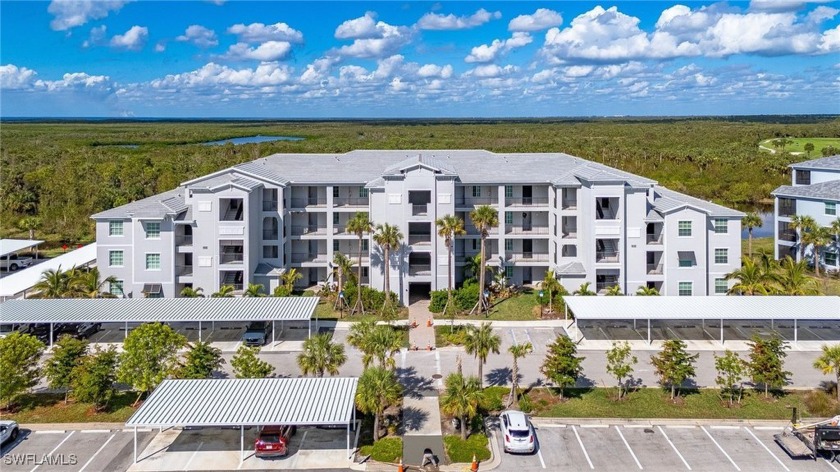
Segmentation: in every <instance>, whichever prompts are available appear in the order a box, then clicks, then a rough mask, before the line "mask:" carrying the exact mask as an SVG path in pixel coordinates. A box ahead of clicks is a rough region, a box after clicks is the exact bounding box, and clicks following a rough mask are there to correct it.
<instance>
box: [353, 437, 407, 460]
mask: <svg viewBox="0 0 840 472" xmlns="http://www.w3.org/2000/svg"><path fill="white" fill-rule="evenodd" d="M402 450H403V441H402V438H399V437H385V438H382V439H380V440H379V441H376V442H375V443H373V444H368V445H365V446H362V447H361V448H360V449H359V454H360V455H362V456H367V455H370V458H371V459H373V460H375V461H379V462H397V461H398V460H400V457H401V456H402Z"/></svg>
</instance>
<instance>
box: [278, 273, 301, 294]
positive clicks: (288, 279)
mask: <svg viewBox="0 0 840 472" xmlns="http://www.w3.org/2000/svg"><path fill="white" fill-rule="evenodd" d="M302 278H303V274H301V273H300V272H298V270H297V269H295V268H294V267H292V268H291V269H289V270H287V271H286V272H283V275H281V276H280V280H282V281H283V287H285V288H286V292H288V293H289V294H291V293H292V292H294V290H295V282H297V281H298V280H300V279H302Z"/></svg>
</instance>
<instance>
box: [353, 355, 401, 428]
mask: <svg viewBox="0 0 840 472" xmlns="http://www.w3.org/2000/svg"><path fill="white" fill-rule="evenodd" d="M402 392H403V390H402V385H400V382H399V381H398V380H397V376H396V375H394V373H393V372H392V371H390V370H388V369H383V368H381V367H371V368H369V369H365V371H364V372H362V375H361V376H360V377H359V383H358V386H357V387H356V406H358V407H359V410H361V411H362V413H366V414H371V413H372V414H373V441H374V442H376V441H378V440H379V419H380V418H381V417H382V413H383V412H384V411H385V409H386V408H388V407H389V406H391V405H394V404H397V403H399V401H400V400H401V399H402Z"/></svg>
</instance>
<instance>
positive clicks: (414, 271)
mask: <svg viewBox="0 0 840 472" xmlns="http://www.w3.org/2000/svg"><path fill="white" fill-rule="evenodd" d="M408 275H432V266H431V264H409V266H408Z"/></svg>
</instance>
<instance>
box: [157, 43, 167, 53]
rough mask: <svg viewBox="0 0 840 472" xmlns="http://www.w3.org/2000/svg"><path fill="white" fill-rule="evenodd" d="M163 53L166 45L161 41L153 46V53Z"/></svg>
mask: <svg viewBox="0 0 840 472" xmlns="http://www.w3.org/2000/svg"><path fill="white" fill-rule="evenodd" d="M163 51H166V43H164V42H163V41H158V43H157V44H155V52H163Z"/></svg>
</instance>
